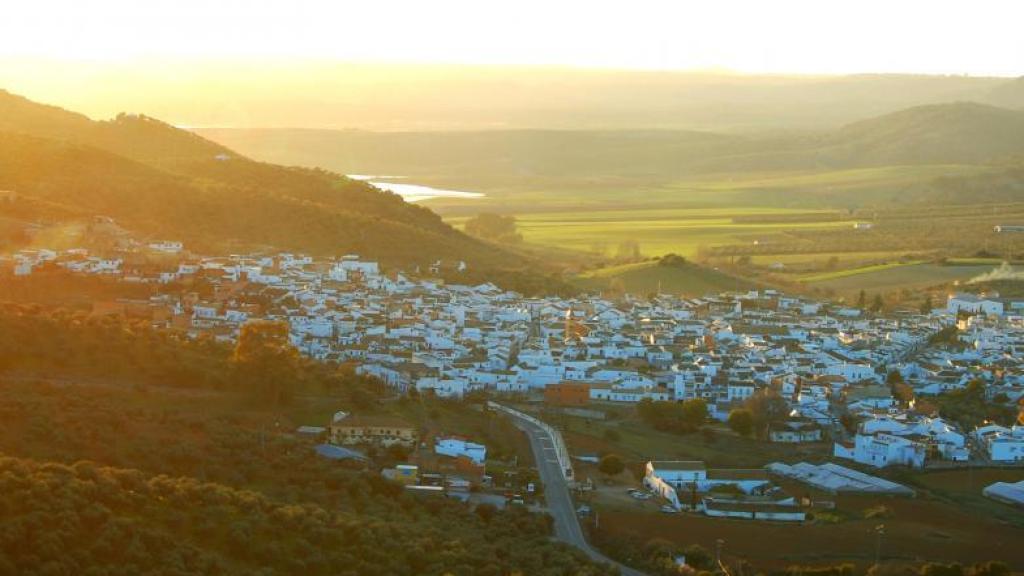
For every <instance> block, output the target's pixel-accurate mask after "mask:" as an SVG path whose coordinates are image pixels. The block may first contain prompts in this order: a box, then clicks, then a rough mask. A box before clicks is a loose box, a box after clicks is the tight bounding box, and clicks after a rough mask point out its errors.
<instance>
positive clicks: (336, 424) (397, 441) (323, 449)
mask: <svg viewBox="0 0 1024 576" xmlns="http://www.w3.org/2000/svg"><path fill="white" fill-rule="evenodd" d="M298 432H299V433H305V434H309V435H311V436H314V437H317V438H322V437H325V436H326V439H327V442H326V443H324V444H321V445H319V446H317V452H318V453H319V454H320V455H321V456H324V457H326V458H330V459H333V460H358V461H365V460H367V457H366V455H365V451H367V450H369V449H382V448H383V449H387V448H390V447H392V446H399V447H401V448H402V449H403V452H405V453H406V456H407V463H404V464H398V465H396V466H395V467H394V468H385V469H384V470H383V471H382V473H383V475H384V476H385V477H387V478H389V479H391V480H395V481H397V482H399V483H401V484H403V485H405V486H406V487H407V488H409V489H410V490H418V491H421V492H428V493H429V492H438V493H439V494H447V495H451V494H468V491H469V489H470V487H471V486H473V485H479V484H482V483H486V480H487V479H488V477H487V476H486V474H485V472H486V469H485V466H486V462H487V447H486V446H485V445H483V444H479V443H476V442H472V441H470V440H469V439H467V438H463V437H461V436H452V435H445V434H437V435H433V437H432V438H430V437H428V436H429V435H425V434H424V433H423V431H420V430H417V429H416V427H415V426H413V425H411V424H409V423H408V422H406V421H405V420H403V419H402V418H399V417H396V416H388V415H361V414H360V415H351V414H349V413H347V412H344V411H339V412H336V413H335V414H334V416H333V417H332V418H331V422H330V424H329V425H328V426H326V427H319V426H303V427H300V429H299V430H298ZM430 440H432V442H433V446H432V447H431V446H429V445H428V444H426V443H425V442H427V441H430ZM420 450H422V451H423V452H425V453H426V454H428V455H430V456H434V457H435V458H428V457H425V456H424V455H421V454H419V451H420ZM408 462H421V463H426V464H428V466H427V469H429V470H436V471H427V470H425V469H421V465H420V464H414V463H408Z"/></svg>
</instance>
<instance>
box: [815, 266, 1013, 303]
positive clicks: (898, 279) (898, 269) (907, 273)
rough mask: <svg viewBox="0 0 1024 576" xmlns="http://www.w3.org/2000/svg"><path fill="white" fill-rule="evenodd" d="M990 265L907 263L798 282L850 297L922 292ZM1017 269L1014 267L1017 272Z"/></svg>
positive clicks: (983, 270) (983, 271)
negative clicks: (897, 291) (884, 293)
mask: <svg viewBox="0 0 1024 576" xmlns="http://www.w3.org/2000/svg"><path fill="white" fill-rule="evenodd" d="M993 269H994V266H992V265H987V264H986V265H977V264H970V265H943V264H934V263H922V262H910V263H893V264H889V265H878V266H867V267H864V268H857V269H853V270H843V271H839V272H836V273H829V274H823V275H815V276H810V277H804V278H801V281H802V282H803V283H804V285H806V286H808V287H811V288H820V289H823V290H828V291H834V292H835V293H836V294H841V295H847V296H849V295H851V294H856V293H858V292H859V291H861V290H864V291H865V292H889V291H893V290H901V289H922V288H928V287H932V286H936V285H942V284H948V283H951V282H953V283H957V282H960V283H963V282H967V281H969V280H971V279H972V278H976V277H978V276H980V275H982V274H986V273H988V272H991V271H992V270H993ZM1020 269H1021V268H1020V267H1014V270H1017V271H1019V270H1020Z"/></svg>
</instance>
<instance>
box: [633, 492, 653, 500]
mask: <svg viewBox="0 0 1024 576" xmlns="http://www.w3.org/2000/svg"><path fill="white" fill-rule="evenodd" d="M630 496H632V497H633V498H636V499H637V500H650V499H651V495H650V494H648V493H646V492H640V491H637V492H634V493H632V494H630Z"/></svg>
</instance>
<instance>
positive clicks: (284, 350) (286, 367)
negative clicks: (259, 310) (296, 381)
mask: <svg viewBox="0 0 1024 576" xmlns="http://www.w3.org/2000/svg"><path fill="white" fill-rule="evenodd" d="M231 360H232V362H233V364H234V366H235V369H236V374H235V376H236V379H237V380H238V383H239V385H240V386H242V387H243V388H244V390H245V391H247V392H248V393H250V394H252V395H253V396H255V397H257V398H258V399H260V400H262V401H265V402H268V403H271V404H280V403H283V402H286V401H288V399H289V396H290V391H291V386H290V385H289V384H290V383H291V382H292V379H293V378H294V377H295V374H296V373H297V372H298V367H299V365H300V363H301V362H300V357H299V351H298V350H297V349H296V348H295V347H294V346H292V344H291V342H289V340H288V324H286V323H284V322H270V321H254V322H248V323H246V324H244V325H243V326H242V329H241V331H240V332H239V335H238V344H236V345H235V351H234V354H232V356H231Z"/></svg>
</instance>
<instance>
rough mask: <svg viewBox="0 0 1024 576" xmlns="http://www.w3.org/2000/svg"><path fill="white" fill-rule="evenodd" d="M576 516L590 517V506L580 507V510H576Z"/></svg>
mask: <svg viewBox="0 0 1024 576" xmlns="http://www.w3.org/2000/svg"><path fill="white" fill-rule="evenodd" d="M576 515H577V516H589V515H590V506H587V505H586V504H584V505H582V506H580V507H579V508H577V509H576Z"/></svg>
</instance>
